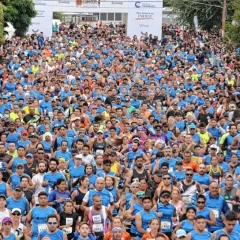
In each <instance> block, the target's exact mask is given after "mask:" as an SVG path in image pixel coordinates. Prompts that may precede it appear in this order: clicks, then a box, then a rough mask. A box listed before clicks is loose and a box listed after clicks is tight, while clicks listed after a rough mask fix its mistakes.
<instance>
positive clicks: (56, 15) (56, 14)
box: [53, 12, 63, 21]
mask: <svg viewBox="0 0 240 240" xmlns="http://www.w3.org/2000/svg"><path fill="white" fill-rule="evenodd" d="M53 19H59V20H60V21H62V20H63V14H62V13H61V12H54V13H53Z"/></svg>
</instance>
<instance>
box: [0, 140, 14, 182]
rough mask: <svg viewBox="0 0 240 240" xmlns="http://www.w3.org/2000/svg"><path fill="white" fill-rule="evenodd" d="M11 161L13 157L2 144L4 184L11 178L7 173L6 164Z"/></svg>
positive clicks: (1, 143)
mask: <svg viewBox="0 0 240 240" xmlns="http://www.w3.org/2000/svg"><path fill="white" fill-rule="evenodd" d="M11 160H12V156H11V155H9V154H7V153H6V148H5V145H4V143H3V142H0V168H1V169H2V173H3V181H4V182H6V181H7V180H8V178H9V173H8V172H7V166H6V164H8V163H9V162H10V161H11ZM10 172H11V170H10Z"/></svg>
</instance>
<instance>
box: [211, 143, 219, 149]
mask: <svg viewBox="0 0 240 240" xmlns="http://www.w3.org/2000/svg"><path fill="white" fill-rule="evenodd" d="M210 149H218V147H217V145H215V144H212V145H211V146H210Z"/></svg>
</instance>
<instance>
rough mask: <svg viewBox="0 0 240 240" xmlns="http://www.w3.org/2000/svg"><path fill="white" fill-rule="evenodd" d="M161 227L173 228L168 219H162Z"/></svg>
mask: <svg viewBox="0 0 240 240" xmlns="http://www.w3.org/2000/svg"><path fill="white" fill-rule="evenodd" d="M161 228H162V229H164V230H170V228H171V223H170V222H167V221H162V222H161Z"/></svg>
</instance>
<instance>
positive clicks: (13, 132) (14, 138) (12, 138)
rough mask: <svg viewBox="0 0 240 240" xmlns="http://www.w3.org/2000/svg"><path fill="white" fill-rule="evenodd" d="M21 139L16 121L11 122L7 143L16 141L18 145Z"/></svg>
mask: <svg viewBox="0 0 240 240" xmlns="http://www.w3.org/2000/svg"><path fill="white" fill-rule="evenodd" d="M19 140H20V134H19V133H18V132H17V131H16V126H15V122H10V123H9V127H8V135H7V143H10V142H12V143H15V144H16V145H17V143H18V141H19Z"/></svg>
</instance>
